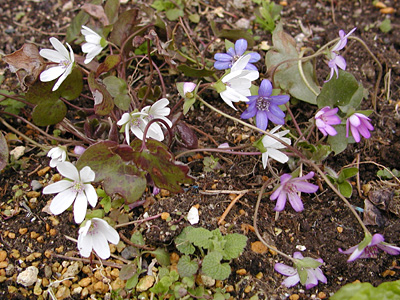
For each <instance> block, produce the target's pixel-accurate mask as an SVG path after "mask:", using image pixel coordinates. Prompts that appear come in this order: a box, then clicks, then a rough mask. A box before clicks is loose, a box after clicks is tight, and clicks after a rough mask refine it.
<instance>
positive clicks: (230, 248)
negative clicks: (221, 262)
mask: <svg viewBox="0 0 400 300" xmlns="http://www.w3.org/2000/svg"><path fill="white" fill-rule="evenodd" d="M225 241H226V243H225V246H224V259H227V260H230V259H233V258H237V257H239V255H240V253H242V252H243V250H244V247H246V244H247V237H246V236H244V235H243V234H239V233H232V234H228V235H226V236H225Z"/></svg>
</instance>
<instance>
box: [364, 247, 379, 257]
mask: <svg viewBox="0 0 400 300" xmlns="http://www.w3.org/2000/svg"><path fill="white" fill-rule="evenodd" d="M378 253H379V249H378V247H377V246H369V247H366V248H365V249H364V254H365V255H366V256H367V257H370V258H376V257H378Z"/></svg>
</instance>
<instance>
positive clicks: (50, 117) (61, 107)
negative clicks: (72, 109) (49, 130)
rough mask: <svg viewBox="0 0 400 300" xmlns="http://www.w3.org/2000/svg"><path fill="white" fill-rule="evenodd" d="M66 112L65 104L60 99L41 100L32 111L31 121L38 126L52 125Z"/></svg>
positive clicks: (62, 117)
mask: <svg viewBox="0 0 400 300" xmlns="http://www.w3.org/2000/svg"><path fill="white" fill-rule="evenodd" d="M66 114H67V106H66V105H65V103H64V102H62V101H61V100H60V99H57V100H56V101H53V100H52V99H51V100H47V101H41V102H40V103H39V104H38V105H36V106H35V108H34V109H33V111H32V119H33V122H34V123H35V124H36V125H38V126H47V125H54V124H57V123H59V122H61V121H62V120H63V119H64V117H65V115H66Z"/></svg>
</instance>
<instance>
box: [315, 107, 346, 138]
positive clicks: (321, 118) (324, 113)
mask: <svg viewBox="0 0 400 300" xmlns="http://www.w3.org/2000/svg"><path fill="white" fill-rule="evenodd" d="M338 110H339V108H337V107H336V108H330V107H329V106H325V107H324V108H321V109H320V110H319V111H318V112H317V113H316V114H315V125H317V128H318V129H319V131H321V132H322V134H323V135H324V136H327V135H331V136H335V135H337V131H336V129H335V128H334V127H332V125H338V124H340V123H341V122H342V121H341V120H340V118H339V117H338V116H337V115H336V114H337V112H338Z"/></svg>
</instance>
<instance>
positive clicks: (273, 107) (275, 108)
mask: <svg viewBox="0 0 400 300" xmlns="http://www.w3.org/2000/svg"><path fill="white" fill-rule="evenodd" d="M269 111H270V113H271V114H273V115H275V116H277V117H278V118H280V119H283V118H284V117H285V113H284V112H283V111H282V110H281V109H280V108H279V106H278V105H276V104H275V103H270V106H269ZM281 125H283V124H281Z"/></svg>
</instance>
